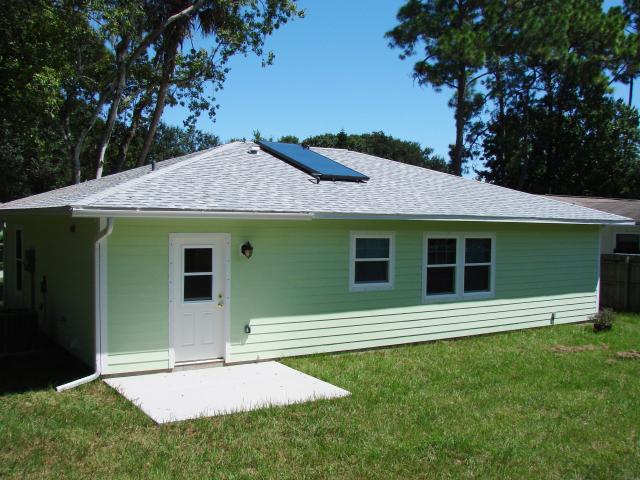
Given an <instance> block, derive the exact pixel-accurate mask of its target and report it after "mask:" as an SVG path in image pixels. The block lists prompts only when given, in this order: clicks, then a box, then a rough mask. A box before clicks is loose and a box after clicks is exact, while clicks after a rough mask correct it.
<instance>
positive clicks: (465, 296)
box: [422, 232, 496, 303]
mask: <svg viewBox="0 0 640 480" xmlns="http://www.w3.org/2000/svg"><path fill="white" fill-rule="evenodd" d="M438 238H439V239H442V238H452V239H455V240H456V264H455V267H456V279H455V285H456V288H455V293H442V294H436V295H427V267H428V263H427V262H428V260H429V252H428V250H427V248H428V246H429V239H438ZM467 238H488V239H490V240H491V263H472V264H469V265H489V266H490V269H491V271H490V276H489V283H490V290H489V291H486V292H468V293H465V291H464V267H465V265H466V262H465V255H466V251H465V249H466V240H467ZM438 266H442V267H444V266H454V265H453V264H447V265H444V264H443V265H438ZM438 266H435V265H434V267H435V268H437V267H438ZM495 285H496V235H495V233H488V232H462V233H461V232H456V233H451V232H448V233H447V232H426V233H425V234H424V238H423V241H422V303H436V302H448V301H460V300H474V299H483V298H493V297H495V294H496V293H495V292H496V288H495Z"/></svg>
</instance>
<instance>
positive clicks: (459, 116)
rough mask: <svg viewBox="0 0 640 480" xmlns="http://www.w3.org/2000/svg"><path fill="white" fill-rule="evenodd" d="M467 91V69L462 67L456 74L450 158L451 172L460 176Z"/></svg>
mask: <svg viewBox="0 0 640 480" xmlns="http://www.w3.org/2000/svg"><path fill="white" fill-rule="evenodd" d="M466 93H467V71H466V69H465V68H464V67H462V68H461V70H460V75H459V76H458V89H457V92H456V144H455V147H454V149H453V158H452V159H451V173H453V174H454V175H458V176H462V157H463V154H464V127H465V123H466V121H465V117H466V114H465V110H466V109H465V107H466V100H467V99H466Z"/></svg>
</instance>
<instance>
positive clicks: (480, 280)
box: [464, 238, 492, 293]
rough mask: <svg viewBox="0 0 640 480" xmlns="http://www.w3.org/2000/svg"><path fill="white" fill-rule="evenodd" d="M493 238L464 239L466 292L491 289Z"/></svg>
mask: <svg viewBox="0 0 640 480" xmlns="http://www.w3.org/2000/svg"><path fill="white" fill-rule="evenodd" d="M491 241H492V240H491V239H490V238H466V239H465V241H464V263H465V265H464V293H474V292H489V291H491Z"/></svg>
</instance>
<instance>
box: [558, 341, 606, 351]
mask: <svg viewBox="0 0 640 480" xmlns="http://www.w3.org/2000/svg"><path fill="white" fill-rule="evenodd" d="M608 348H609V345H607V344H606V343H601V344H600V345H592V344H587V345H574V346H572V347H570V346H568V345H560V344H558V345H554V346H553V347H551V350H552V351H553V352H555V353H578V352H593V351H595V350H607V349H608Z"/></svg>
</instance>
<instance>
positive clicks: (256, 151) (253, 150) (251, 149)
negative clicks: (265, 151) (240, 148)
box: [249, 145, 260, 155]
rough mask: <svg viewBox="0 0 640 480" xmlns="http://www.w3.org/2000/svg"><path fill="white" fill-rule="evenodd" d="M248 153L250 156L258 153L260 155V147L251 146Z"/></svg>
mask: <svg viewBox="0 0 640 480" xmlns="http://www.w3.org/2000/svg"><path fill="white" fill-rule="evenodd" d="M249 153H250V154H251V155H257V154H258V153H260V147H257V146H255V145H254V146H252V147H250V148H249Z"/></svg>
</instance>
